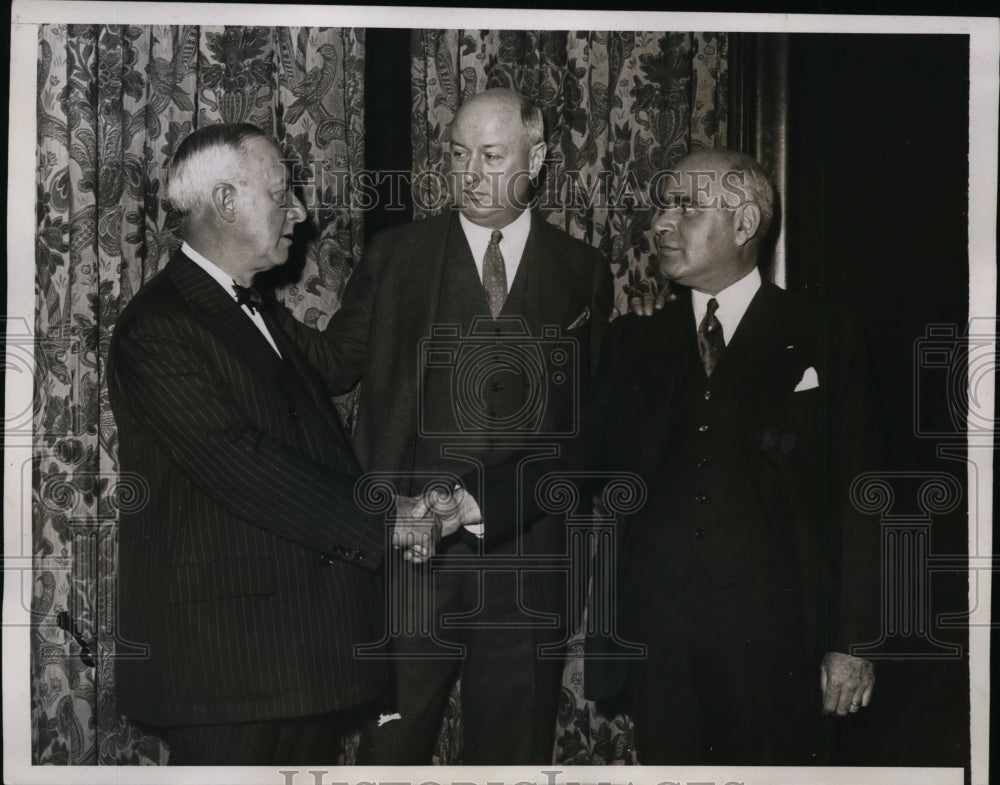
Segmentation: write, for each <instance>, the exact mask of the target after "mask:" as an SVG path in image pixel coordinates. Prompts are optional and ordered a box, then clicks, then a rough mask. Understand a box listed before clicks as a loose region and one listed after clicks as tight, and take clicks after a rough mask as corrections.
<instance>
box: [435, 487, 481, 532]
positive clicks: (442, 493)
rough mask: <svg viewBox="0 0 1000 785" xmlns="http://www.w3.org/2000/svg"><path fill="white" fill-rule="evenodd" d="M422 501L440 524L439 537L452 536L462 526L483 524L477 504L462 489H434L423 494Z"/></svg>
mask: <svg viewBox="0 0 1000 785" xmlns="http://www.w3.org/2000/svg"><path fill="white" fill-rule="evenodd" d="M422 501H423V502H424V504H426V505H427V508H428V509H429V510H430V511H431V512H432V513H433V514H434V517H435V518H436V519H437V520H438V522H439V523H440V524H441V536H442V537H447V536H448V535H449V534H454V533H455V532H457V531H458V530H459V529H460V528H461V527H462V526H475V525H477V524H480V523H482V522H483V514H482V512H481V511H480V509H479V504H478V502H476V500H475V499H474V498H473V496H472V494H471V493H466V491H465V489H464V488H462V487H457V488H434V489H431V490H429V491H427V492H425V493H424V496H423V499H422Z"/></svg>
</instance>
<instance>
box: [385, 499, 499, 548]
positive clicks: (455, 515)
mask: <svg viewBox="0 0 1000 785" xmlns="http://www.w3.org/2000/svg"><path fill="white" fill-rule="evenodd" d="M482 522H483V515H482V512H481V511H480V509H479V504H478V503H477V502H476V500H475V499H474V498H473V497H472V494H470V493H467V492H466V491H465V489H464V488H462V487H461V486H456V487H454V488H446V487H442V486H440V485H437V486H434V487H431V488H429V489H428V490H425V491H424V493H423V494H422V495H420V496H402V495H397V496H396V519H395V522H394V523H393V527H392V537H391V542H392V547H393V548H395V549H396V550H402V551H403V559H405V560H406V561H409V562H413V563H414V564H420V563H421V562H425V561H427V560H428V559H430V558H431V556H433V555H434V552H435V550H436V549H437V544H438V542H439V541H440V540H441V538H442V537H447V536H449V535H451V534H454V533H455V532H457V531H458V530H459V529H460V528H461V527H462V526H473V525H476V524H481V523H482Z"/></svg>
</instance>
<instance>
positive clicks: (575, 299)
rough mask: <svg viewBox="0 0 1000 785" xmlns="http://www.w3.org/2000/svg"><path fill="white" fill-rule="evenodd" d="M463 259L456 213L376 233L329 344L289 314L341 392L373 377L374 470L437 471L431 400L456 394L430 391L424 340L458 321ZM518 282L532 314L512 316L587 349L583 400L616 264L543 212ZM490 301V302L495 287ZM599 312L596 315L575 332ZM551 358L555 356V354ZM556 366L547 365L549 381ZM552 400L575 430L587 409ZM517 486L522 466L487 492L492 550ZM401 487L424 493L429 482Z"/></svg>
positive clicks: (367, 409)
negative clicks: (425, 432)
mask: <svg viewBox="0 0 1000 785" xmlns="http://www.w3.org/2000/svg"><path fill="white" fill-rule="evenodd" d="M456 232H457V233H458V235H459V236H458V237H456V236H455V233H456ZM449 242H453V243H456V245H452V246H451V247H452V248H455V247H457V246H460V247H461V248H462V249H463V251H464V254H465V255H467V256H468V258H467V259H459V258H449V255H448V254H447V253H446V249H447V248H448V247H449ZM463 263H472V258H471V252H469V251H468V244H467V243H466V242H465V240H464V234H463V233H462V228H461V224H460V223H459V220H458V216H457V214H454V213H452V212H450V211H449V212H446V213H444V214H442V215H439V216H436V217H434V218H429V219H427V220H422V221H415V222H413V223H410V224H406V225H404V226H400V227H398V228H395V229H391V230H389V231H386V232H382V233H380V234H379V235H377V236H376V237H375V238H374V239H373V240H372V241H371V243H370V244H369V246H368V248H367V250H366V252H365V257H364V260H363V261H362V263H361V265H360V266H359V268H358V269H357V270H355V271H354V273H353V275H352V276H351V280H350V282H349V284H348V287H347V291H346V293H345V296H344V302H343V305H342V307H341V309H340V310H339V311H338V312H337V313H335V314H334V315H333V316H332V317H331V319H330V323H329V324H328V325H327V328H326V330H325V340H323V341H317V340H316V339H315V337H316V334H315V333H313V334H312V335H310V332H311V331H309V330H307V329H306V328H303V327H302V326H301V325H298V324H297V323H295V322H294V321H293V320H286V321H285V322H284V324H285V326H286V328H287V329H288V330H290V331H291V332H292V333H293V334H294V335H295V336H296V338H297V339H298V340H299V342H300V345H302V346H303V348H306V349H307V351H308V354H309V357H310V359H311V360H312V361H313V363H314V364H315V365H316V366H317V367H319V368H320V369H321V370H322V372H323V375H324V378H325V379H326V380H327V381H328V383H329V384H330V392H332V393H338V392H344V391H346V390H347V389H350V387H351V386H353V385H354V384H355V383H356V382H357V381H358V380H359V379H361V378H363V379H364V383H363V393H362V395H361V402H360V407H359V411H358V417H357V425H356V429H355V434H354V442H355V445H356V450H357V453H358V455H359V456H360V458H361V463H362V466H363V467H364V469H365V470H366V471H386V472H394V473H397V474H402V475H405V474H406V473H407V472H414V471H428V470H430V471H433V470H434V468H435V467H434V466H428V465H423V464H421V462H420V461H419V459H418V453H417V450H418V447H419V446H420V445H418V440H419V439H420V438H421V435H420V433H419V427H420V423H421V410H420V406H425V407H426V406H429V407H452V406H454V399H453V398H452V397H451V396H441V397H439V398H435V399H433V400H423V401H422V400H421V399H420V390H421V385H422V383H423V382H424V381H425V380H426V374H427V368H426V367H423V366H422V365H421V362H422V357H423V355H422V354H421V341H422V340H423V339H426V338H427V337H428V336H430V335H431V329H432V326H433V325H437V324H440V323H442V321H447V320H446V319H442V317H441V314H442V313H443V312H445V310H446V309H447V308H449V306H450V304H448V303H443V302H442V301H441V297H442V290H443V289H442V281H443V279H444V278H445V276H446V273H450V272H451V271H452V269H453V266H454V265H457V264H463ZM473 275H475V273H474V272H473ZM517 287H520V292H521V294H522V295H523V300H522V302H523V304H524V308H523V311H522V312H520V313H511V312H510V311H508V310H507V309H506V308H505V310H504V312H503V314H502V315H514V316H520V317H523V319H524V321H525V322H526V324H527V328H528V330H529V332H530V334H531V335H532V336H534V338H535V339H537V338H538V337H539V336H541V335H542V328H543V327H545V326H556V327H559V328H561V333H560V335H561V336H562V338H563V340H565V339H567V338H568V339H570V340H572V341H573V342H574V343H575V345H576V348H577V355H576V356H577V358H578V360H579V374H578V378H577V380H576V381H577V383H579V385H580V387H579V388H578V389H577V390H576V392H577V393H578V395H579V399H582V398H583V397H584V396H585V395H586V385H587V381H588V379H589V376H590V372H591V370H592V369H593V368H595V367H596V364H597V360H598V358H599V351H600V350H599V347H600V342H601V339H602V337H603V334H604V332H605V329H606V327H607V322H608V315H609V313H610V310H611V299H612V293H611V276H610V271H609V268H608V264H607V262H606V261H605V259H604V258H603V257H602V256H601V254H600V253H599V252H598V251H596V250H595V249H594V248H592V247H591V246H589V245H587V244H586V243H584V242H581V241H579V240H576V239H574V238H572V237H570V236H569V235H568V234H566V233H565V232H563V231H561V230H559V229H557V228H555V227H553V226H551V225H550V224H548V223H546V222H545V221H544V220H543V219H542V218H541V217H539V216H538V215H533V216H532V222H531V230H530V233H529V235H528V240H527V244H526V246H525V249H524V255H523V257H522V259H521V263H520V266H519V268H518V272H517V276H516V277H515V280H514V281H512V282H511V283H510V291H511V294H510V299H513V298H514V295H515V288H517ZM477 289H478V290H477ZM481 293H482V289H481V286H479V287H476V286H474V287H473V290H470V291H468V292H467V293H466V296H467V297H469V298H472V297H479V295H480V294H481ZM509 301H510V300H509ZM509 301H508V302H509ZM482 302H483V307H484V308H485V303H486V300H485V295H482ZM588 311H589V318H587V319H583V320H580V321H581V322H582V323H580V324H577V325H576V326H575V327H574V329H569V328H570V327H573V326H574V324H575V323H577V321H578V317H581V315H584V314H585V313H586V312H588ZM487 315H488V312H487ZM536 343H537V341H536ZM543 355H544V357H545V360H546V362H547V363H548V362H549V361H550V360H551V355H550V354H548V353H543ZM550 371H551V367H547V368H546V378H549V377H550ZM546 406H547V408H546V411H545V415H544V417H545V421H544V423H543V426H542V427H543V429H545V430H548V431H549V432H559V433H567V432H569V431H570V430H573V428H575V424H573V423H572V422H571V420H572V419H573V418H576V417H579V414H580V412H579V410H572V408H573V407H572V406H571V405H570V403H569V402H568V399H567V398H565V397H559V396H552V397H551V398H550V399H549V400H548V401H547V403H546ZM425 413H426V410H425ZM431 413H432V414H433V415H437V414H441V413H442V412H439V411H433V412H431ZM529 441H530V439H529ZM541 441H545V440H544V439H542V440H541ZM495 455H496V457H497V460H504V459H508V458H509V453H508V452H505V451H503V450H497V451H496V453H495ZM487 460H488V459H487ZM506 465H507V466H509V467H516V460H514V461H510V460H508V461H507V464H506ZM471 483H472V484H473V485H474V484H475V481H474V480H471ZM515 485H516V483H515V481H514V479H513V473H504V475H503V478H502V480H498V486H497V490H496V491H495V492H492V493H489V494H488V495H487V496H486V501H485V505H484V509H483V515H484V519H485V520H486V521H487V526H486V541H487V547H488V548H489V547H492V545H493V544H495V543H497V542H500V541H503V540H509V538H510V537H511V536H512V535H513V534H514V531H515V528H514V527H515V524H516V516H515V515H514V514H513V512H514V509H515V508H514V505H515V504H516V503H517V500H516V491H515V490H513V489H514V487H515ZM500 486H502V489H501V488H500ZM401 490H402V492H419V486H418V487H416V488H413V489H410V490H407V489H406V488H403V489H401ZM473 490H474V491H476V489H475V488H473ZM477 493H478V492H477ZM525 523H526V524H528V523H530V521H526V522H525ZM553 534H554V532H553ZM542 539H543V540H546V541H545V542H544V543H539V547H541V548H543V549H544V550H545V551H546V552H552V549H557V548H558V547H559V545H558V543H557V542H556V540H557V539H558V538H557V537H554V538H544V537H543V538H542Z"/></svg>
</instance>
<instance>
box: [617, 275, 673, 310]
mask: <svg viewBox="0 0 1000 785" xmlns="http://www.w3.org/2000/svg"><path fill="white" fill-rule="evenodd" d="M623 291H624V293H625V296H626V297H627V298H628V307H629V310H631V311H632V313H634V314H635V315H636V316H652V315H653V312H654V311H659V310H660V309H661V308H663V306H664V305H666V303H667V297H669V296H670V284H669V282H668V281H667V279H666V278H664V277H663V276H662V275H661V274H660V273H659V271H654V272H653V275H652V278H642V277H641V276H640V275H639V274H638V273H637V272H636V271H634V270H630V271H629V280H628V283H626V284H625V286H624V288H623Z"/></svg>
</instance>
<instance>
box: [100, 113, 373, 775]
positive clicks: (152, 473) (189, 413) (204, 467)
mask: <svg viewBox="0 0 1000 785" xmlns="http://www.w3.org/2000/svg"><path fill="white" fill-rule="evenodd" d="M168 196H169V199H170V201H171V203H172V204H173V206H174V207H175V208H177V209H178V210H180V211H181V212H182V213H183V216H184V237H185V242H184V244H183V245H182V246H181V248H180V250H178V251H177V252H176V253H175V254H174V256H173V258H171V260H170V262H169V263H168V264H167V265H166V267H165V268H164V269H163V270H161V271H160V272H159V273H158V274H157V275H155V276H154V277H153V278H152V279H151V280H150V281H148V282H147V283H146V284H145V285H144V286H143V287H142V289H141V290H140V291H139V292H138V293H137V294H136V296H135V297H134V298H132V301H131V302H130V303H129V304H128V305H127V307H126V308H125V310H124V311H123V312H122V315H121V316H120V317H119V319H118V321H117V324H116V325H115V331H114V335H113V337H112V340H111V347H110V351H109V356H108V391H109V395H110V400H111V407H112V410H113V411H114V414H115V420H116V423H117V426H118V437H119V449H118V459H119V467H120V469H121V471H123V472H130V473H132V474H135V475H138V476H140V477H142V478H143V480H144V481H145V483H146V484H147V485H146V487H147V488H148V497H146V498H144V499H143V500H142V501H143V504H141V505H135V506H134V507H133V508H130V509H129V510H122V513H121V520H120V526H119V537H118V559H119V575H118V598H117V602H118V606H117V610H118V615H117V623H118V627H117V629H116V631H115V632H116V635H117V639H118V640H120V641H127V642H128V643H129V644H130V646H131V647H132V648H133V649H134V648H137V647H145V656H143V657H136V658H131V657H128V658H126V657H121V658H119V659H117V660H116V662H115V675H116V684H115V686H116V697H117V701H118V708H119V710H120V711H121V712H122V713H124V714H125V715H127V716H128V717H129V718H130V719H132V720H133V721H135V722H137V723H140V724H141V725H143V726H146V727H150V728H153V729H155V730H157V731H159V732H161V733H163V734H164V735H165V737H166V740H167V742H168V745H169V749H170V763H171V764H172V765H205V764H221V765H268V766H270V765H305V764H320V763H326V764H335V763H337V762H338V760H339V757H340V754H341V752H342V743H341V738H342V736H343V734H344V733H345V732H346V731H349V730H352V729H353V728H355V727H357V726H359V725H360V722H361V719H363V716H362V715H363V712H362V707H364V706H366V705H373V702H374V701H375V700H376V699H378V698H380V697H381V696H382V695H383V692H384V690H385V686H386V681H387V674H386V672H385V666H384V664H383V663H379V662H375V661H372V660H368V661H360V660H357V659H355V658H354V651H353V646H354V644H355V643H356V642H358V641H363V640H371V639H372V638H373V637H374V636H377V635H378V634H379V633H380V631H381V629H382V621H381V619H382V611H383V604H382V599H381V580H380V579H379V578H377V577H376V574H377V573H376V571H377V569H378V566H379V564H380V562H381V559H382V553H383V549H384V543H385V530H384V526H383V522H382V518H381V516H378V517H375V516H372V515H370V514H368V513H366V512H364V511H362V510H360V509H359V508H358V506H357V505H356V504H355V501H354V496H353V489H354V478H355V477H357V476H358V475H359V474H360V469H359V467H358V464H357V461H356V459H355V457H354V455H353V453H352V451H351V447H350V444H349V442H348V439H347V437H346V435H345V434H344V433H343V432H342V430H341V427H340V423H339V422H338V420H337V416H336V413H335V412H334V410H333V408H332V406H331V403H330V401H329V399H328V397H327V396H326V394H325V392H324V390H323V388H322V385H321V383H320V381H319V379H318V378H317V377H316V376H315V373H314V371H313V370H312V369H311V368H310V367H309V364H308V361H307V360H306V358H305V356H304V355H303V354H302V353H301V352H300V351H299V349H298V348H297V347H296V346H295V345H294V344H293V343H292V342H291V341H290V340H289V339H288V338H287V337H286V336H285V335H284V333H283V332H282V330H281V329H280V328H279V327H278V325H277V323H276V322H275V321H274V318H273V316H272V313H271V308H272V306H273V303H269V302H268V301H267V300H266V299H265V298H261V297H260V295H259V293H257V292H256V291H255V290H253V289H252V285H253V278H254V276H255V275H256V274H257V273H259V272H263V271H265V270H269V269H271V268H273V267H276V266H278V265H281V264H284V262H285V260H286V258H287V256H288V249H289V246H290V245H291V243H292V236H293V233H294V230H295V226H296V225H297V224H298V223H300V222H301V221H302V220H304V219H305V217H306V215H305V210H304V208H303V206H302V203H301V202H299V200H298V199H297V198H296V197H295V196H294V195H293V194H292V193H291V191H290V189H289V187H288V178H287V177H286V173H285V169H284V165H283V163H282V157H281V153H280V151H279V149H278V146H277V145H276V144H275V143H274V141H273V140H272V139H270V137H268V136H267V135H266V134H264V133H263V132H262V131H261V130H260V129H258V128H256V127H254V126H251V125H245V124H242V125H215V126H208V127H204V128H200V129H198V130H197V131H195V132H194V133H192V134H191V135H190V136H188V137H187V138H186V139H185V140H184V141H183V142H181V144H180V145H179V147H178V149H177V150H176V152H175V154H174V156H173V159H172V162H171V166H170V180H169V183H168Z"/></svg>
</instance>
